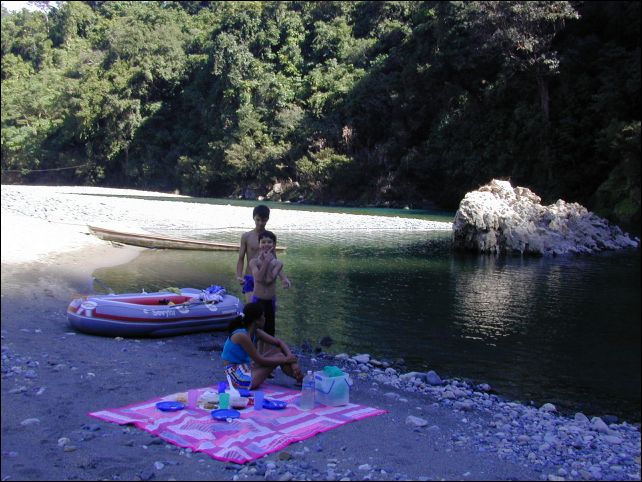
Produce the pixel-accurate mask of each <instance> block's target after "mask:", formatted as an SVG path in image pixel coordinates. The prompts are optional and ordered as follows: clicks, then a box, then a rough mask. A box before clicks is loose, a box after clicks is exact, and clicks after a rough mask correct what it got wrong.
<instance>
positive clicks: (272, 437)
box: [89, 385, 386, 464]
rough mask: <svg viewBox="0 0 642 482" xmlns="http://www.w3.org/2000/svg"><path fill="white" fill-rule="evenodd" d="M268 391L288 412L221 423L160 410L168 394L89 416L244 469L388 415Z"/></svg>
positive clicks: (244, 415) (194, 412)
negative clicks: (303, 405) (311, 404)
mask: <svg viewBox="0 0 642 482" xmlns="http://www.w3.org/2000/svg"><path fill="white" fill-rule="evenodd" d="M207 390H212V391H216V389H215V387H204V388H200V389H198V391H199V396H200V394H202V393H203V392H205V391H207ZM262 390H263V392H264V393H265V398H266V399H276V400H283V401H285V402H287V403H288V405H287V407H286V408H285V409H282V410H268V409H263V410H254V408H253V407H249V408H246V409H243V410H239V412H240V413H241V416H240V418H237V419H234V420H231V421H217V420H214V419H213V418H212V416H211V414H210V412H211V410H205V409H200V408H198V409H189V408H186V409H184V410H179V411H176V412H163V411H161V410H158V409H157V408H156V403H157V402H161V401H165V400H174V396H172V395H168V396H165V397H161V398H154V399H152V400H148V401H146V402H142V403H137V404H134V405H129V406H126V407H122V408H113V409H108V410H101V411H99V412H92V413H90V414H89V415H90V416H92V417H96V418H99V419H101V420H106V421H108V422H114V423H117V424H119V425H125V424H133V425H134V426H136V427H138V428H141V429H143V430H146V431H147V432H149V433H152V434H154V435H157V436H159V437H160V438H162V439H163V440H166V441H167V442H170V443H172V444H174V445H178V446H179V447H185V448H188V447H189V448H190V449H192V451H195V452H204V453H206V454H207V455H209V456H210V457H213V458H215V459H217V460H221V461H223V462H235V463H238V464H244V463H245V462H249V461H251V460H255V459H258V458H260V457H263V456H264V455H266V454H269V453H272V452H276V451H277V450H281V449H282V448H285V447H287V446H288V445H290V444H291V443H294V442H298V441H300V440H305V439H308V438H310V437H312V436H314V435H316V434H317V433H321V432H325V431H327V430H331V429H333V428H335V427H339V426H340V425H344V424H346V423H348V422H354V421H356V420H361V419H362V418H367V417H372V416H375V415H381V414H383V413H386V410H380V409H377V408H372V407H366V406H363V405H356V404H354V403H350V404H348V405H343V406H340V407H326V406H323V405H319V404H317V405H316V407H315V408H314V409H312V410H301V409H299V408H298V405H297V402H298V398H299V396H300V391H295V390H292V389H289V388H285V387H279V386H276V385H264V386H263V388H262ZM174 395H175V394H174Z"/></svg>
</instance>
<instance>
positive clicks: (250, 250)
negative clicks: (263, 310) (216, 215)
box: [236, 204, 290, 302]
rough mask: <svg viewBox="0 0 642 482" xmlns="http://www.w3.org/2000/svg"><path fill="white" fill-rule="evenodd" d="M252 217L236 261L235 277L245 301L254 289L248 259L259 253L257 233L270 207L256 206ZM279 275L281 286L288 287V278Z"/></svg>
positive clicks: (263, 225)
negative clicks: (252, 224)
mask: <svg viewBox="0 0 642 482" xmlns="http://www.w3.org/2000/svg"><path fill="white" fill-rule="evenodd" d="M252 217H253V218H254V229H253V230H252V231H248V232H247V233H243V235H242V236H241V246H240V249H239V259H238V261H237V262H236V279H237V280H238V282H239V283H240V284H241V285H242V286H243V288H242V291H243V293H244V294H245V299H246V301H247V302H250V301H251V300H252V292H253V291H254V278H253V276H252V274H251V271H250V260H252V259H253V258H256V256H257V255H258V254H259V235H260V234H261V233H263V232H265V226H266V224H267V222H268V221H269V219H270V208H269V207H267V206H265V205H263V204H261V205H259V206H256V207H255V208H254V211H252ZM246 258H247V268H246V269H245V275H243V267H244V266H245V259H246ZM279 277H280V278H281V281H282V282H283V287H284V288H289V287H290V280H289V279H288V278H287V276H285V274H280V275H279Z"/></svg>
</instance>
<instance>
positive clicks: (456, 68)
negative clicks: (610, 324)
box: [2, 1, 640, 225]
mask: <svg viewBox="0 0 642 482" xmlns="http://www.w3.org/2000/svg"><path fill="white" fill-rule="evenodd" d="M38 3H40V4H43V8H42V10H41V11H36V12H28V11H26V10H24V11H22V12H17V13H9V12H7V11H6V10H5V9H4V8H3V9H2V181H3V182H18V183H54V182H55V183H73V184H93V185H102V186H118V187H137V188H144V189H155V190H167V191H173V190H176V189H178V190H180V192H181V193H183V194H192V195H198V196H230V195H234V196H244V195H246V196H248V197H250V196H251V197H255V196H258V195H264V196H265V195H269V196H270V197H271V198H274V199H282V200H292V201H298V200H305V201H308V202H323V203H330V202H332V203H339V202H344V203H349V204H360V205H365V204H376V205H393V206H394V205H411V206H412V207H417V208H419V207H435V208H443V209H454V208H456V207H457V204H458V202H459V201H460V200H461V198H462V197H463V195H464V194H465V193H466V192H467V191H469V190H471V189H474V188H476V187H478V186H479V185H481V184H484V183H486V182H488V181H489V180H490V179H491V178H503V179H510V180H511V182H512V183H513V185H522V186H527V187H529V188H531V189H532V190H534V191H535V192H536V193H538V194H540V195H542V196H543V198H544V199H543V202H545V203H549V202H554V201H555V200H556V199H557V198H563V199H565V200H567V201H577V202H580V203H582V204H584V205H586V206H587V207H589V208H591V209H593V210H595V211H596V212H598V213H599V214H602V215H605V216H608V217H609V218H610V219H612V220H613V221H615V222H618V223H621V224H624V225H631V224H633V223H639V221H640V2H637V1H632V2H617V1H613V2H558V1H551V2H548V1H547V2H538V1H531V2H512V1H501V2H494V1H486V2H474V1H471V2H327V1H323V2H296V1H295V2H192V1H185V2H118V1H110V2H105V1H95V2H61V3H60V4H58V6H56V7H48V8H47V7H46V6H44V4H46V3H48V2H38ZM277 183H278V184H277ZM275 184H277V185H276V190H275V189H274V187H275ZM275 191H276V192H275Z"/></svg>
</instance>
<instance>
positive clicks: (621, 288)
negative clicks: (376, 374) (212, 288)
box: [94, 230, 640, 420]
mask: <svg viewBox="0 0 642 482" xmlns="http://www.w3.org/2000/svg"><path fill="white" fill-rule="evenodd" d="M277 235H278V236H279V244H280V245H285V246H287V247H288V250H287V251H286V252H284V253H282V254H279V257H280V258H281V259H282V260H283V261H284V263H285V270H286V273H287V274H288V277H289V278H290V280H291V281H292V283H293V286H292V288H291V289H290V290H282V289H280V288H279V291H278V296H279V311H278V313H277V333H278V334H279V335H280V336H282V337H283V338H284V339H286V341H288V342H290V343H294V344H301V343H303V342H304V341H308V342H309V343H310V344H312V345H313V346H315V345H316V344H317V343H318V341H319V340H320V339H321V338H322V337H324V336H330V337H332V339H333V340H334V344H333V345H332V347H330V349H329V351H330V352H332V353H339V352H347V353H349V354H355V353H366V352H367V353H370V354H373V355H375V356H376V357H379V358H387V359H391V360H393V359H396V358H400V357H401V358H404V359H405V360H406V362H407V364H408V369H417V370H425V369H434V370H436V371H437V372H438V373H440V374H441V375H442V376H446V377H465V378H470V379H473V380H475V381H477V382H487V383H490V384H491V386H493V387H495V388H497V389H498V391H499V392H500V394H502V395H505V396H507V397H510V398H513V399H519V400H522V401H529V400H533V401H535V402H536V403H538V404H539V403H543V402H545V401H550V402H553V403H556V404H557V405H558V406H561V407H568V408H569V409H572V410H583V411H585V413H588V414H604V413H612V414H616V415H620V416H624V417H625V418H626V419H628V420H639V414H640V409H639V407H640V297H639V292H640V255H639V251H626V252H619V253H607V254H604V255H598V256H591V257H569V258H566V257H564V258H523V259H522V258H494V257H491V256H476V255H463V254H455V253H452V252H451V250H450V233H448V232H425V231H424V232H412V231H411V232H408V231H377V230H359V231H350V232H347V231H333V232H325V231H315V232H294V231H292V232H281V233H277ZM239 237H240V231H228V232H221V231H219V232H216V233H210V235H209V238H210V239H217V240H220V241H233V242H236V241H237V240H238V238H239ZM236 259H237V254H236V253H234V252H231V253H230V252H209V253H207V252H188V251H171V250H148V251H144V252H143V253H141V255H140V256H139V257H138V258H137V259H135V260H134V261H132V262H130V263H128V264H126V265H122V266H117V267H113V268H106V269H100V270H97V271H96V272H95V273H94V274H95V276H96V277H98V278H99V279H100V280H102V281H103V282H104V283H105V284H107V285H108V286H110V287H112V288H113V289H114V290H115V291H117V292H123V291H139V290H140V289H142V288H145V289H146V290H147V291H150V290H154V289H161V288H164V287H168V286H182V287H187V286H190V287H199V288H200V287H206V286H209V285H210V284H222V285H224V286H226V287H228V289H229V291H230V292H232V293H234V294H236V295H237V296H239V297H240V289H239V286H238V284H236V281H235V267H236ZM96 290H97V291H100V290H101V289H100V287H99V286H98V285H96Z"/></svg>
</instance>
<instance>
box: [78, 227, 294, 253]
mask: <svg viewBox="0 0 642 482" xmlns="http://www.w3.org/2000/svg"><path fill="white" fill-rule="evenodd" d="M87 227H88V228H89V230H90V231H91V232H92V233H94V234H95V235H96V236H98V237H99V238H100V239H104V240H105V241H116V242H118V243H124V244H131V245H133V246H142V247H144V248H164V249H198V250H207V251H238V250H239V245H238V244H233V243H219V242H214V241H201V240H196V239H189V238H175V237H171V236H163V235H161V234H155V233H142V232H139V233H134V232H129V231H121V230H117V229H112V228H104V227H100V226H91V225H89V226H87ZM285 249H286V247H285V246H277V248H276V250H277V251H284V250H285Z"/></svg>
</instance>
